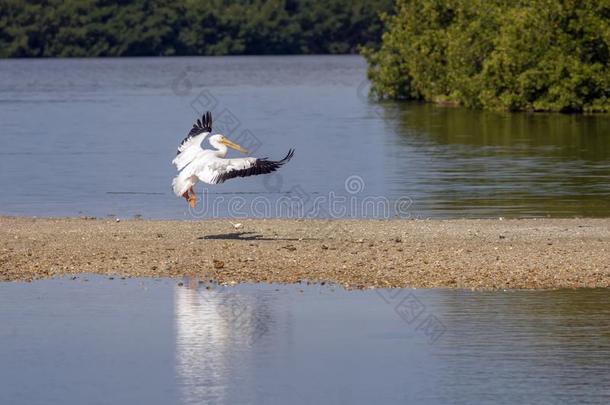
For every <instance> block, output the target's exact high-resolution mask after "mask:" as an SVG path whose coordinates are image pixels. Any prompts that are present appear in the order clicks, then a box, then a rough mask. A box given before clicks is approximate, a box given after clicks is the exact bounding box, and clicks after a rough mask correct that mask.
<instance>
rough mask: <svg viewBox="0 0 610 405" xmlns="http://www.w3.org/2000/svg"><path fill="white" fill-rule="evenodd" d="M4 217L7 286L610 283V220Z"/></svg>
mask: <svg viewBox="0 0 610 405" xmlns="http://www.w3.org/2000/svg"><path fill="white" fill-rule="evenodd" d="M232 221H233V222H236V221H239V222H241V224H242V226H241V227H240V228H239V229H236V228H235V227H234V226H233V225H232V224H231V223H230V222H229V220H228V219H212V220H197V221H177V220H143V219H133V220H122V221H120V222H116V221H115V220H114V219H87V218H32V217H0V281H31V280H35V279H41V278H51V277H61V276H68V275H79V274H99V275H107V276H117V277H170V278H175V277H183V276H187V277H197V278H199V279H203V280H212V281H214V282H219V283H223V284H225V283H226V284H233V283H240V282H269V283H297V282H306V281H309V282H313V283H321V282H327V283H334V284H338V285H341V286H344V287H346V288H368V287H377V288H390V287H414V288H468V289H556V288H580V287H586V288H595V287H603V288H608V287H610V218H604V219H596V218H578V219H547V218H545V219H509V220H499V219H456V220H445V219H443V220H401V219H396V220H369V219H362V220H358V219H348V220H322V219H320V220H312V219H306V220H294V219H239V220H232Z"/></svg>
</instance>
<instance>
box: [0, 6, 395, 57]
mask: <svg viewBox="0 0 610 405" xmlns="http://www.w3.org/2000/svg"><path fill="white" fill-rule="evenodd" d="M392 5H393V0H327V1H317V0H115V1H109V0H1V1H0V57H88V56H161V55H162V56H168V55H227V54H326V53H331V54H341V53H355V52H357V50H358V48H359V47H360V46H368V47H375V45H376V44H377V43H379V41H380V38H381V33H382V30H383V25H382V22H381V20H380V18H379V15H380V13H381V12H388V11H390V10H391V9H392Z"/></svg>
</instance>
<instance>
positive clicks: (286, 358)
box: [0, 276, 610, 405]
mask: <svg viewBox="0 0 610 405" xmlns="http://www.w3.org/2000/svg"><path fill="white" fill-rule="evenodd" d="M183 282H184V284H183V285H182V286H180V285H178V284H177V283H178V282H177V281H171V280H150V279H147V280H137V279H133V280H120V279H115V280H108V279H105V278H100V277H93V276H91V277H79V278H77V279H76V280H70V279H60V280H46V281H38V282H34V283H31V284H24V283H0V308H2V310H1V311H0V385H1V389H0V403H2V404H45V405H50V404H62V405H70V404H84V403H86V404H133V403H146V404H202V403H206V404H215V403H226V404H249V403H260V404H357V403H362V404H370V403H379V404H404V403H422V404H437V403H438V404H440V403H454V404H458V403H492V402H493V403H506V404H514V403H537V404H538V403H574V404H582V403H599V404H607V403H608V402H609V401H610V323H609V322H608V319H610V295H609V294H608V293H607V291H605V290H558V291H537V292H528V291H510V292H500V291H498V292H469V291H460V290H381V291H370V290H369V291H352V292H347V291H344V290H342V289H341V288H337V287H332V286H328V285H326V286H305V285H301V286H299V285H296V286H273V285H242V286H237V287H220V286H211V287H212V288H211V289H206V286H208V285H207V284H199V283H197V282H196V281H195V280H184V281H183Z"/></svg>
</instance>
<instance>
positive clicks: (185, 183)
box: [172, 173, 196, 197]
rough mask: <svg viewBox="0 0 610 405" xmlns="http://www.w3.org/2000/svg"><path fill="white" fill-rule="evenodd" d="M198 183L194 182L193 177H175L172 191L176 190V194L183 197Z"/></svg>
mask: <svg viewBox="0 0 610 405" xmlns="http://www.w3.org/2000/svg"><path fill="white" fill-rule="evenodd" d="M195 183H196V181H194V180H193V176H189V177H186V176H183V175H182V173H180V174H178V175H177V176H176V177H174V180H173V181H172V189H173V190H174V194H176V196H177V197H180V196H182V194H184V193H186V191H187V190H188V189H189V188H191V187H192V186H194V185H195Z"/></svg>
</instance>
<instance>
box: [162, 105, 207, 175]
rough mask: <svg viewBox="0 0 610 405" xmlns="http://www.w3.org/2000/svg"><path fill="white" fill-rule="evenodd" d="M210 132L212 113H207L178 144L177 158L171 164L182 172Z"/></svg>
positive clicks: (199, 149)
mask: <svg viewBox="0 0 610 405" xmlns="http://www.w3.org/2000/svg"><path fill="white" fill-rule="evenodd" d="M210 132H212V113H211V112H209V111H207V112H206V113H205V114H204V115H203V116H202V117H201V119H200V120H199V119H198V120H197V122H196V123H195V124H193V128H191V130H190V132H189V134H188V135H187V136H186V138H184V139H183V140H182V142H180V146H178V153H177V156H176V157H175V158H174V160H173V161H172V163H173V164H174V165H176V167H177V168H178V170H182V169H183V168H184V167H185V166H186V165H188V164H189V163H191V162H192V161H193V159H195V157H196V156H197V154H198V152H200V151H201V150H202V149H201V142H203V140H204V139H205V137H206V136H208V135H209V134H210Z"/></svg>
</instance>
